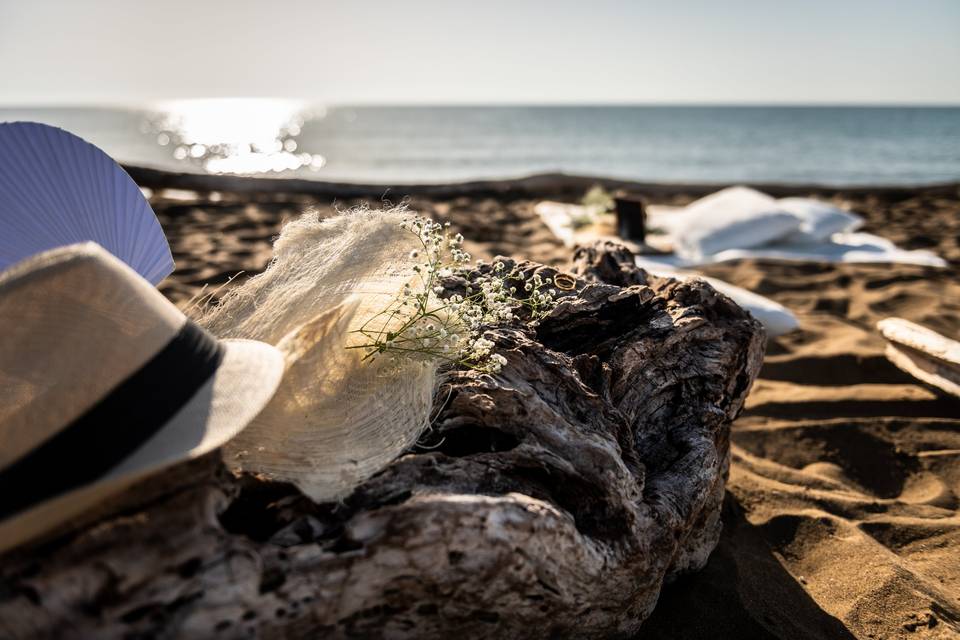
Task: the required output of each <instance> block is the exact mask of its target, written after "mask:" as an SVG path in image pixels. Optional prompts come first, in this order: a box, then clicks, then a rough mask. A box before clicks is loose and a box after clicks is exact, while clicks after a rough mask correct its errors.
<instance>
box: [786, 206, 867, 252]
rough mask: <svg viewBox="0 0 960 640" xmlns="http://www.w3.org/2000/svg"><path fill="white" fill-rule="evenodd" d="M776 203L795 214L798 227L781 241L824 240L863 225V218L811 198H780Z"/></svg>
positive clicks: (804, 241) (808, 241) (794, 242)
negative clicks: (797, 219)
mask: <svg viewBox="0 0 960 640" xmlns="http://www.w3.org/2000/svg"><path fill="white" fill-rule="evenodd" d="M777 204H778V205H779V206H780V207H781V208H782V209H784V210H785V211H788V212H790V213H792V214H793V215H795V216H797V218H799V220H800V228H799V229H798V230H796V231H794V232H793V233H791V234H790V235H789V236H787V237H785V238H783V240H782V242H784V243H791V244H801V243H816V242H824V241H826V240H829V239H830V236H832V235H833V234H835V233H847V232H850V231H856V230H857V229H859V228H860V227H862V226H863V218H861V217H860V216H858V215H857V214H855V213H850V212H849V211H844V210H843V209H839V208H837V207H835V206H833V205H832V204H829V203H827V202H823V201H822V200H815V199H813V198H780V199H779V200H777Z"/></svg>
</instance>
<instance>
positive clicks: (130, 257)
mask: <svg viewBox="0 0 960 640" xmlns="http://www.w3.org/2000/svg"><path fill="white" fill-rule="evenodd" d="M89 240H92V241H94V242H96V243H98V244H99V245H101V246H102V247H103V248H104V249H106V250H107V251H109V252H110V253H112V254H113V255H115V256H117V257H118V258H120V259H121V260H123V261H124V262H126V263H127V264H128V265H130V266H131V267H132V268H133V269H135V270H136V271H137V272H139V273H140V275H142V276H143V277H144V278H146V279H147V280H149V281H150V282H152V283H153V284H157V283H159V282H160V281H161V280H163V279H164V278H165V277H167V276H168V275H170V272H171V271H173V257H172V256H171V255H170V246H169V245H168V244H167V239H166V237H165V236H164V235H163V229H161V228H160V223H159V221H158V220H157V216H156V215H155V214H154V213H153V210H152V209H151V208H150V204H149V203H148V202H147V200H146V198H144V197H143V194H142V193H141V192H140V188H139V187H137V185H136V184H135V183H134V182H133V180H132V179H131V178H130V176H128V175H127V174H126V172H125V171H124V170H123V169H122V168H120V165H118V164H117V163H116V162H114V161H113V160H112V159H111V158H110V156H108V155H107V154H105V153H104V152H103V151H101V150H100V149H98V148H97V147H95V146H93V145H92V144H90V143H89V142H86V141H85V140H83V139H81V138H78V137H77V136H75V135H73V134H72V133H68V132H66V131H64V130H63V129H58V128H56V127H51V126H49V125H45V124H38V123H35V122H8V123H2V124H0V270H2V269H5V268H7V267H8V266H10V265H11V264H13V263H15V262H18V261H19V260H22V259H23V258H26V257H28V256H31V255H33V254H35V253H38V252H40V251H45V250H47V249H52V248H54V247H60V246H63V245H68V244H73V243H75V242H86V241H89Z"/></svg>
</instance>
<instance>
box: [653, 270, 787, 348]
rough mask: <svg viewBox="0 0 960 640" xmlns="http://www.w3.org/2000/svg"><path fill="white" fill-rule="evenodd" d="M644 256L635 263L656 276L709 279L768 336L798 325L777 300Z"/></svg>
mask: <svg viewBox="0 0 960 640" xmlns="http://www.w3.org/2000/svg"><path fill="white" fill-rule="evenodd" d="M647 257H648V256H637V259H636V260H637V266H639V267H640V268H642V269H644V270H645V271H646V272H647V273H650V274H652V275H655V276H661V277H668V278H677V279H680V280H685V279H689V278H697V279H700V280H705V281H707V282H709V283H710V285H711V286H712V287H713V288H714V289H716V290H717V291H719V292H720V293H722V294H724V295H725V296H727V297H729V298H730V299H731V300H733V301H734V302H736V303H737V304H738V305H740V306H741V307H743V308H744V309H746V310H747V311H749V312H750V313H751V314H752V315H753V317H754V318H756V319H757V320H759V321H760V324H762V325H763V327H764V329H766V331H767V336H768V337H771V338H773V337H776V336H779V335H783V334H785V333H789V332H791V331H793V330H794V329H797V328H799V327H800V322H799V321H798V320H797V317H796V316H795V315H793V313H791V311H790V310H789V309H787V308H786V307H784V306H783V305H782V304H780V303H779V302H774V301H773V300H771V299H769V298H765V297H763V296H761V295H758V294H756V293H753V292H752V291H747V290H746V289H742V288H740V287H737V286H735V285H732V284H730V283H729V282H724V281H723V280H718V279H717V278H709V277H707V276H702V275H700V274H696V273H684V272H682V271H678V270H677V269H674V268H672V267H670V266H667V265H664V264H662V263H659V262H655V261H652V260H647Z"/></svg>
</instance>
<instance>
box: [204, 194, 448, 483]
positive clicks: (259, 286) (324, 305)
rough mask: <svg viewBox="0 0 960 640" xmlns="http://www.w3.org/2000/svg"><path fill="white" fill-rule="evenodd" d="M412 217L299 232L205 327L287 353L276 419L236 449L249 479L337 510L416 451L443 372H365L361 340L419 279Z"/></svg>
mask: <svg viewBox="0 0 960 640" xmlns="http://www.w3.org/2000/svg"><path fill="white" fill-rule="evenodd" d="M404 216H405V213H404V212H403V211H402V210H401V209H395V210H388V211H370V210H366V209H358V210H354V211H350V212H347V213H345V214H341V215H338V216H334V217H332V218H328V219H323V220H321V219H319V217H318V216H317V214H316V213H312V214H307V215H304V216H303V217H301V218H300V219H298V220H295V221H293V222H291V223H289V224H287V225H286V226H285V227H284V228H283V229H282V231H281V233H280V237H279V238H278V239H277V241H276V244H275V245H274V259H273V262H272V263H271V264H270V266H269V267H268V268H267V270H266V271H265V272H264V273H263V274H261V275H259V276H256V277H254V278H251V279H250V280H248V281H247V282H245V283H244V284H242V285H240V286H239V287H237V288H235V289H233V290H232V291H231V292H230V293H228V294H227V295H226V296H225V297H224V299H223V300H222V301H221V303H220V304H219V305H217V306H215V307H212V308H210V309H209V310H208V311H207V312H206V313H205V315H204V316H203V317H202V318H201V322H202V323H203V324H205V325H206V326H207V327H208V328H209V329H210V330H211V331H213V332H214V333H216V334H218V335H220V336H222V337H242V338H253V339H259V340H263V341H265V342H268V343H271V344H276V345H277V346H278V348H279V349H280V351H281V352H282V353H283V354H284V357H285V360H286V369H285V372H284V377H283V381H282V382H281V384H280V388H279V389H278V390H277V393H276V395H275V396H274V398H273V400H271V402H270V404H269V405H268V406H267V407H266V409H264V411H263V412H262V413H261V414H260V415H259V416H258V417H257V418H256V419H255V420H254V421H253V422H252V423H251V424H250V426H249V427H248V428H247V429H246V430H244V432H243V433H242V434H240V436H238V437H237V438H235V439H234V440H233V441H232V442H231V443H230V444H229V445H228V446H227V448H226V452H227V454H228V462H231V463H233V464H234V465H235V466H236V467H237V468H239V469H241V470H246V471H251V472H257V473H262V474H265V475H267V476H268V477H272V478H275V479H278V480H284V481H287V482H292V483H294V484H295V485H297V486H298V487H299V488H300V489H301V490H302V491H303V492H304V493H305V494H307V495H308V496H310V497H311V498H313V499H314V500H334V499H337V498H340V497H343V496H345V495H346V494H348V493H349V492H350V491H351V490H352V489H353V488H354V487H356V486H357V485H358V484H360V483H361V482H363V481H364V480H365V479H366V478H368V477H370V476H371V475H373V474H374V473H376V472H377V471H379V470H381V469H382V468H383V467H384V466H386V465H387V464H388V463H389V462H390V461H391V460H393V459H394V458H395V457H396V456H398V455H399V454H400V453H402V452H403V451H404V450H405V449H406V448H408V447H409V446H411V445H412V444H413V443H414V442H415V441H416V439H417V437H418V436H419V435H420V433H421V431H422V430H423V429H424V427H425V426H426V425H427V424H428V421H429V415H430V409H431V402H432V398H433V391H434V386H435V383H436V367H435V366H432V365H428V364H424V363H419V362H412V361H409V360H403V361H402V364H398V365H390V364H389V362H388V361H387V359H386V358H379V359H377V360H375V361H368V362H361V358H362V357H363V355H364V353H363V351H362V350H360V349H347V347H348V346H350V345H352V344H356V343H357V341H359V337H358V336H357V334H355V333H352V331H353V330H355V329H358V328H360V327H361V326H363V325H364V324H365V323H367V322H368V321H370V320H371V319H374V318H377V317H378V315H379V313H380V312H381V311H382V310H383V309H385V308H386V307H387V306H388V305H389V304H390V302H391V301H392V300H393V299H394V297H395V296H396V295H397V294H398V293H399V291H400V289H401V288H402V287H403V285H404V284H406V283H408V282H409V281H410V280H411V279H412V278H413V277H414V272H413V267H414V266H415V265H416V264H417V260H416V259H415V258H414V257H413V256H412V255H411V251H412V250H414V249H420V250H422V249H423V247H422V245H421V244H420V241H419V239H418V237H417V236H416V235H415V234H413V233H411V232H409V231H404V230H403V229H401V228H400V222H401V221H402V220H403V218H404Z"/></svg>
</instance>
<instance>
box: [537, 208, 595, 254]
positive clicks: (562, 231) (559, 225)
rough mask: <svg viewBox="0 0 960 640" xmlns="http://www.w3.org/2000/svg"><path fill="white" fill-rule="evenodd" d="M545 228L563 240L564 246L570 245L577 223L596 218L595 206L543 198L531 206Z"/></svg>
mask: <svg viewBox="0 0 960 640" xmlns="http://www.w3.org/2000/svg"><path fill="white" fill-rule="evenodd" d="M533 212H534V213H536V214H537V215H538V216H539V217H540V219H541V220H542V221H543V223H544V224H545V225H547V228H548V229H550V231H552V232H553V235H555V236H556V237H557V238H559V239H560V241H561V242H563V244H564V246H567V247H572V246H573V245H574V244H575V243H576V241H575V235H576V227H577V224H578V223H580V224H590V223H592V222H595V221H596V219H597V215H598V211H597V209H596V207H587V206H583V205H579V204H569V203H567V202H553V201H550V200H543V201H542V202H538V203H537V204H536V206H534V207H533Z"/></svg>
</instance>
